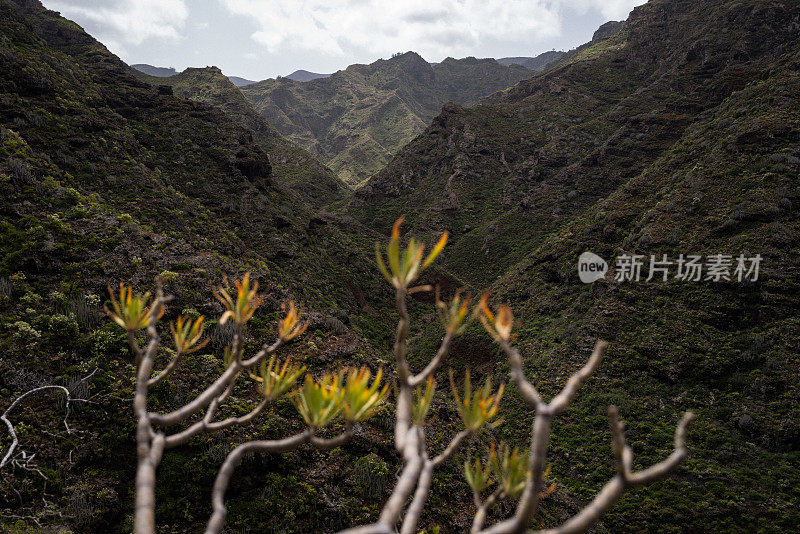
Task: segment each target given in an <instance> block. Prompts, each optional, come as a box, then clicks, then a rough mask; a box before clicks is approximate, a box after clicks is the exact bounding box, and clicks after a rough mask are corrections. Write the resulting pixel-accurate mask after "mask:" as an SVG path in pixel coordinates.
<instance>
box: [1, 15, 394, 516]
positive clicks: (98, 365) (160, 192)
mask: <svg viewBox="0 0 800 534" xmlns="http://www.w3.org/2000/svg"><path fill="white" fill-rule="evenodd" d="M198 74H203V77H204V79H207V78H205V74H207V73H198ZM192 85H193V86H195V87H196V85H197V84H194V83H193V84H192ZM223 103H224V102H223ZM226 111H227V112H229V113H230V112H231V109H230V108H228V109H226ZM275 139H279V138H277V137H276V138H275ZM284 146H286V145H285V144H284ZM287 153H288V154H290V155H291V154H301V155H303V153H302V151H296V152H290V151H289V152H287ZM269 156H270V155H268V154H267V152H265V149H264V147H263V145H262V142H260V141H259V138H258V135H257V134H255V133H254V131H253V130H251V129H248V128H245V127H243V126H241V125H240V124H238V123H237V122H236V121H234V120H231V118H230V117H229V116H228V115H226V114H225V113H224V112H223V111H221V110H219V109H218V108H216V107H212V106H210V105H208V104H203V103H199V102H194V101H191V100H186V99H183V98H179V97H177V96H173V95H172V91H171V90H170V88H169V87H166V88H165V87H153V86H150V85H148V84H145V83H143V82H141V81H139V80H137V79H136V78H134V77H133V76H132V75H131V74H130V72H129V69H128V67H127V66H126V65H124V64H123V63H122V62H121V61H120V60H119V59H118V58H116V57H115V56H114V55H112V54H110V53H109V52H108V51H107V50H106V49H105V48H104V47H103V46H102V45H100V44H99V43H98V42H96V41H95V40H94V39H92V38H91V37H89V36H88V35H87V34H85V33H84V32H83V31H82V30H81V29H80V27H78V26H77V25H76V24H74V23H72V22H70V21H67V20H65V19H63V18H60V17H59V16H57V14H55V13H53V12H49V11H46V10H45V9H44V8H42V7H41V5H39V4H38V2H30V1H24V2H23V1H20V2H9V1H8V0H0V351H2V354H3V356H2V358H0V396H1V397H2V399H3V406H4V409H5V407H6V406H7V405H8V404H7V402H6V401H10V400H11V399H14V398H16V396H17V395H19V394H20V393H22V392H24V391H27V390H29V389H31V388H33V387H36V386H39V385H42V384H45V383H56V384H66V385H69V384H73V385H74V384H75V383H76V380H77V379H78V378H80V377H82V376H86V375H87V374H89V373H91V372H92V371H93V370H95V369H96V371H95V373H94V375H93V378H92V380H91V381H90V382H89V384H88V387H87V388H85V389H81V390H80V391H78V392H77V393H76V394H77V395H80V396H81V398H83V399H87V398H90V399H91V400H92V401H93V402H92V403H91V404H88V405H82V406H80V407H79V408H78V409H76V410H74V411H73V412H72V413H71V414H70V416H69V419H68V421H69V424H70V427H71V429H72V430H73V432H72V433H67V432H66V431H65V430H64V427H63V425H62V424H61V420H60V419H59V417H61V415H62V414H61V409H62V408H60V407H59V404H58V402H57V401H54V400H52V399H51V398H49V397H41V398H38V397H37V398H35V399H33V400H32V401H31V402H29V403H28V402H26V403H25V404H24V405H23V406H21V407H20V409H19V410H18V411H15V412H14V414H13V415H14V421H15V423H16V424H17V425H18V426H17V429H18V433H19V438H20V450H24V451H27V452H28V453H35V454H36V457H35V462H34V463H35V465H36V466H37V467H38V469H39V470H40V471H41V476H40V475H39V474H38V473H37V472H35V471H27V470H25V469H23V468H21V467H14V466H7V467H5V468H4V469H3V472H2V476H0V530H3V531H9V530H10V531H11V532H41V531H42V529H45V530H47V529H52V530H54V531H57V532H68V531H71V532H125V531H129V530H130V518H131V514H132V510H133V498H132V491H133V489H132V480H133V473H134V469H135V451H134V440H133V430H134V424H133V418H132V415H131V405H130V402H131V398H132V389H131V388H132V384H133V382H132V377H133V372H134V366H133V361H132V358H131V355H130V354H129V351H128V350H127V348H126V343H125V340H124V338H123V336H122V335H121V334H120V332H119V331H118V329H116V328H115V327H114V326H113V325H112V324H111V323H110V322H109V321H108V320H107V319H106V318H104V317H103V314H102V311H101V310H102V305H103V303H104V302H105V301H106V300H107V292H106V287H107V284H111V285H112V286H113V285H115V284H117V283H119V282H120V281H126V282H128V281H129V282H132V283H133V284H134V285H135V287H136V289H137V290H140V291H145V290H148V289H152V287H153V280H154V278H155V277H156V276H157V275H160V276H161V277H162V278H163V280H164V283H165V287H166V290H167V291H169V292H171V293H173V294H174V295H175V297H176V300H175V302H174V303H172V304H171V305H170V307H169V310H168V314H167V316H166V317H165V318H168V319H174V317H175V316H176V315H177V314H179V313H186V314H190V315H198V314H204V315H206V316H207V317H209V318H216V317H219V313H220V308H219V305H218V304H217V303H216V302H215V301H214V299H213V298H212V295H211V292H210V289H211V287H212V286H214V285H218V284H220V283H221V280H222V277H223V275H228V276H231V277H232V276H236V275H239V274H241V273H242V272H244V271H245V270H250V271H252V272H253V275H254V277H256V278H257V279H258V280H259V281H260V282H261V287H262V291H263V292H264V293H265V295H266V300H265V302H264V304H263V306H262V308H261V310H260V311H259V314H258V316H257V317H256V318H255V320H254V323H253V326H252V329H251V330H250V331H249V333H248V338H247V343H248V345H250V348H251V349H252V348H253V347H255V346H257V344H258V345H260V342H261V341H263V339H264V338H266V337H271V336H273V335H274V324H275V319H276V317H277V315H278V313H279V305H280V303H281V302H282V301H284V300H286V299H288V298H292V299H294V300H296V301H297V302H298V303H301V305H302V307H303V308H304V310H305V312H306V313H307V315H308V317H310V318H311V319H312V321H313V323H312V327H311V329H310V331H309V333H308V334H307V335H306V336H304V338H303V341H302V342H300V343H298V344H296V345H293V347H292V352H293V353H294V355H295V356H296V357H297V358H298V359H300V360H308V362H309V364H311V365H312V367H313V368H315V369H321V368H324V367H327V366H333V367H340V366H341V365H342V363H343V362H347V363H353V364H357V363H358V362H365V363H367V362H369V363H372V364H373V365H374V363H375V362H376V361H380V358H382V357H383V351H382V350H381V351H379V350H377V349H376V348H375V347H376V346H384V344H385V343H386V340H387V339H388V337H389V336H390V335H391V329H390V328H389V327H388V326H387V325H386V324H385V323H384V322H381V321H380V320H378V319H376V317H379V316H380V315H379V314H380V313H382V312H384V311H385V310H386V309H387V307H388V306H389V305H390V303H391V298H390V294H389V291H388V290H386V288H385V282H384V281H383V279H382V278H380V276H379V274H378V272H377V271H376V270H375V269H374V267H373V266H372V259H371V253H370V254H363V253H361V252H360V251H361V250H369V248H370V247H371V244H372V238H365V235H364V234H365V232H364V231H363V230H362V229H361V228H359V227H357V226H354V224H353V223H349V222H347V221H346V220H344V219H342V218H339V217H336V216H332V215H330V214H326V213H324V212H320V211H318V210H317V209H315V208H313V207H311V206H309V205H308V204H306V203H305V202H303V201H302V199H301V198H299V197H301V196H303V195H299V194H297V192H296V191H294V190H293V188H292V187H290V185H289V184H287V183H286V180H285V179H284V178H285V177H284V176H281V175H279V174H278V172H277V171H276V169H277V168H279V165H280V164H281V163H280V162H279V160H278V158H277V157H276V156H275V153H274V152H273V153H272V157H271V158H270V157H269ZM303 157H306V158H307V156H303ZM290 164H295V165H299V163H292V162H288V163H285V164H284V165H286V167H289V165H290ZM298 172H299V171H298ZM363 239H367V241H368V243H362V242H360V241H361V240H363ZM209 334H210V336H211V337H212V338H213V340H214V342H213V343H212V344H211V345H210V346H209V348H211V347H215V350H216V353H215V354H216V356H215V355H213V354H212V352H211V351H210V350H209V351H203V352H202V353H198V354H195V355H193V356H194V357H193V358H190V359H188V360H187V361H186V362H185V363H186V365H185V366H183V367H182V369H181V370H180V372H179V373H178V374H177V375H176V376H175V380H174V381H170V383H169V384H164V385H163V387H161V388H159V389H158V390H154V392H153V393H154V394H153V395H152V399H151V402H152V403H153V408H154V409H160V410H168V409H171V408H173V407H174V406H175V405H176V403H180V402H182V401H183V400H184V399H186V398H187V397H190V396H192V395H193V394H194V393H195V392H196V391H197V389H198V388H199V386H200V385H202V384H205V383H208V382H209V381H210V380H211V379H212V378H213V377H215V376H217V375H218V373H219V372H220V368H221V365H222V363H221V359H220V355H221V352H219V351H220V350H221V347H222V345H224V344H225V342H226V340H229V335H228V334H226V330H224V329H222V328H220V327H219V325H217V324H215V323H213V322H212V323H211V324H210V326H209ZM226 336H228V337H226ZM167 357H168V354H167V353H163V354H161V355H160V356H159V359H160V360H162V359H166V358H167ZM161 363H162V364H163V360H162V361H161ZM255 399H256V396H255V395H254V391H253V390H252V388H251V387H248V386H247V385H245V384H243V385H242V386H241V387H239V388H237V390H236V391H235V392H234V397H233V402H232V407H231V408H229V412H228V414H229V415H233V414H234V413H243V412H242V411H243V410H244V411H247V410H249V409H250V408H251V407H252V403H253V402H254V400H255ZM291 412H292V409H291V408H290V407H289V406H286V405H284V406H281V407H279V408H278V410H277V411H276V412H275V413H273V414H271V415H270V416H269V417H265V418H263V419H262V420H261V422H260V423H259V424H258V425H255V426H253V427H250V428H248V429H246V430H245V432H253V433H255V434H259V435H263V436H277V435H282V432H286V431H290V430H292V429H293V428H295V427H296V425H297V422H296V418H294V417H292V414H291ZM365 429H366V431H370V430H371V427H369V426H367V427H365ZM255 434H254V435H255ZM0 439H2V444H3V447H2V448H3V449H4V450H5V447H6V446H7V445H8V441H7V435H6V434H3V437H2V438H0ZM241 439H243V434H242V433H238V432H234V433H226V434H220V435H217V436H211V437H204V438H203V439H199V440H196V441H193V442H192V443H190V444H188V445H187V446H186V447H184V448H182V449H181V450H180V451H175V453H174V454H169V455H168V458H166V459H165V462H164V464H163V465H162V468H161V469H160V471H159V480H160V481H159V488H158V492H159V502H160V504H159V508H158V516H159V523H160V524H161V525H163V526H164V528H165V529H167V530H168V531H172V532H196V531H197V530H198V529H199V528H200V525H202V524H203V523H204V521H205V520H206V519H207V517H208V513H209V508H210V506H209V499H208V495H207V493H206V492H207V491H208V489H209V488H210V487H211V484H212V481H213V477H214V474H215V472H216V469H217V468H218V467H219V463H220V462H221V459H220V455H223V456H224V454H225V453H226V452H227V450H228V448H229V444H230V443H231V442H236V441H240V440H241ZM361 442H364V443H362V444H361V445H359V448H358V449H354V450H350V451H340V452H337V453H336V454H335V455H334V456H332V457H330V458H329V457H328V456H323V455H317V454H311V455H309V454H298V455H295V456H290V457H286V458H283V459H281V460H280V461H278V460H277V459H275V458H266V459H264V458H256V459H253V465H252V466H251V468H252V469H250V470H249V471H247V472H249V473H250V474H251V475H250V476H243V477H241V478H240V479H239V480H238V482H237V485H236V487H234V488H232V495H235V496H237V497H238V498H237V499H234V501H233V504H232V507H231V508H232V517H231V523H230V525H231V528H232V529H234V530H237V529H238V530H241V529H242V528H244V527H243V525H244V524H250V525H251V526H253V525H254V526H256V527H258V528H266V525H267V524H270V523H272V524H273V525H274V524H275V523H274V522H273V521H271V519H270V516H269V515H267V514H259V513H257V510H271V513H273V514H274V516H275V517H286V519H282V520H280V521H278V523H277V527H278V528H285V526H286V525H289V524H292V525H295V526H296V528H300V529H301V530H302V531H317V530H319V528H321V527H319V525H321V524H323V521H324V524H325V525H331V524H335V523H337V522H339V523H345V522H346V523H349V522H351V521H358V520H365V519H366V517H368V516H369V514H372V513H374V507H375V505H374V504H370V503H369V501H368V499H365V498H364V496H363V495H362V494H361V493H358V492H354V491H353V485H352V483H350V482H348V483H345V482H339V483H336V484H334V483H331V484H330V485H328V487H327V489H326V494H325V495H324V496H323V495H322V494H321V493H320V492H319V491H317V490H316V489H315V488H314V487H312V486H310V485H307V484H306V483H304V482H301V483H298V480H297V479H296V475H295V473H297V472H301V471H304V472H309V471H316V472H318V473H319V476H320V477H323V478H324V477H326V476H329V475H330V476H334V477H337V478H336V479H337V480H343V479H344V478H347V476H349V475H348V474H349V473H350V472H351V471H352V470H353V466H354V465H355V462H356V460H357V459H358V457H360V456H361V453H362V452H363V451H364V450H365V449H367V450H371V449H369V448H370V447H374V448H375V450H377V451H381V449H380V448H379V447H380V445H374V446H373V445H370V443H369V442H368V441H367V440H361V441H360V442H359V441H357V443H361ZM388 459H389V460H390V461H393V459H392V457H391V456H388ZM323 465H324V466H328V470H319V467H320V466H323ZM265 483H266V484H267V485H268V486H269V487H270V488H272V489H273V490H274V491H275V492H276V493H275V495H273V496H265V495H264V494H263V493H262V490H263V488H264V487H265ZM326 499H333V500H334V501H335V502H337V503H339V504H338V505H337V506H336V507H335V508H333V509H331V510H328V509H327V505H326V504H325V503H326V502H330V501H326ZM249 508H252V510H253V513H252V514H251V515H250V516H244V515H242V514H241V513H240V511H241V510H242V509H249ZM284 508H285V509H284ZM289 512H291V517H289V516H288V515H287V514H289Z"/></svg>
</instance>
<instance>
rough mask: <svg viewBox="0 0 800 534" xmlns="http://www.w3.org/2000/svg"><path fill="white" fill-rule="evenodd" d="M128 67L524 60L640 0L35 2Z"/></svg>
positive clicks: (258, 73)
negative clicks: (394, 58) (401, 58)
mask: <svg viewBox="0 0 800 534" xmlns="http://www.w3.org/2000/svg"><path fill="white" fill-rule="evenodd" d="M43 3H44V5H45V6H47V7H48V8H50V9H53V10H55V11H60V12H61V14H62V15H64V16H65V17H67V18H69V19H72V20H74V21H75V22H77V23H78V24H80V25H81V26H83V28H84V29H86V30H87V31H88V32H89V33H91V34H92V35H93V36H94V37H95V38H97V39H98V40H100V41H101V42H102V43H103V44H105V45H106V46H107V47H108V48H109V49H110V50H111V51H112V52H114V53H116V54H117V55H119V56H120V57H121V58H122V59H123V60H125V61H126V62H127V63H150V64H152V65H157V66H165V67H175V68H176V69H178V70H183V69H184V68H186V67H187V66H195V67H197V66H199V67H203V66H206V65H216V66H218V67H220V68H221V69H222V70H223V71H224V72H225V73H226V74H229V75H236V76H242V77H245V78H249V79H253V80H261V79H264V78H270V77H274V76H276V75H286V74H289V73H291V72H293V71H295V70H297V69H306V70H310V71H313V72H334V71H336V70H339V69H342V68H344V67H346V66H347V65H350V64H353V63H371V62H372V61H375V60H376V59H378V58H381V57H383V58H388V57H390V56H391V55H392V54H393V53H395V52H406V51H409V50H414V51H415V52H418V53H419V54H421V55H422V56H423V57H424V58H425V59H427V60H428V61H441V60H442V59H444V58H445V57H447V56H452V57H457V58H458V57H466V56H476V57H506V56H532V55H536V54H538V53H541V52H544V51H547V50H551V49H554V48H555V49H557V50H562V49H564V50H567V49H570V48H573V47H575V46H577V45H579V44H582V43H584V42H586V41H588V40H589V39H590V38H591V36H592V33H593V32H594V30H595V29H597V27H598V26H599V25H600V24H602V23H603V22H606V21H609V20H622V19H625V18H626V17H627V16H628V13H629V12H630V11H631V9H633V7H634V6H636V5H639V4H643V3H644V0H283V1H278V0H43Z"/></svg>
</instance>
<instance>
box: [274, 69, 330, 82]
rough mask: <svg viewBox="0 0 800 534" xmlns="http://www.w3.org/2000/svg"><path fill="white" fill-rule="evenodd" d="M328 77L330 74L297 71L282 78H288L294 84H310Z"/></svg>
mask: <svg viewBox="0 0 800 534" xmlns="http://www.w3.org/2000/svg"><path fill="white" fill-rule="evenodd" d="M329 76H330V74H320V73H318V72H311V71H307V70H303V69H299V70H296V71H294V72H293V73H291V74H289V75H288V76H284V78H289V79H290V80H294V81H296V82H310V81H311V80H316V79H319V78H327V77H329Z"/></svg>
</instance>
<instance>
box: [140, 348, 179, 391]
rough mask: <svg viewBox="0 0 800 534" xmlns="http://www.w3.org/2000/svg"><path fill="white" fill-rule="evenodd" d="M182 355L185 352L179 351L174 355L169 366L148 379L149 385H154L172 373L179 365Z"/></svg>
mask: <svg viewBox="0 0 800 534" xmlns="http://www.w3.org/2000/svg"><path fill="white" fill-rule="evenodd" d="M182 356H183V354H181V352H180V351H178V352H177V353H176V354H175V356H173V357H172V359H171V360H170V361H169V363H168V364H167V366H166V367H164V369H162V370H161V372H160V373H158V374H157V375H156V376H154V377H153V378H151V379H150V380H148V381H147V386H148V387H153V386H155V385H156V384H158V383H159V382H161V381H162V380H164V379H165V378H167V377H168V376H169V375H170V373H172V371H174V370H175V368H176V367H177V366H178V363H180V361H181V357H182Z"/></svg>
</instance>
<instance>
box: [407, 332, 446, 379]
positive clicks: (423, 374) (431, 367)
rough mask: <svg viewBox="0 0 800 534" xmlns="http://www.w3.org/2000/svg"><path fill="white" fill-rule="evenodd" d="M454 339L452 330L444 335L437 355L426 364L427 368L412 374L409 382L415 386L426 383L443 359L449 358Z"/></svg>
mask: <svg viewBox="0 0 800 534" xmlns="http://www.w3.org/2000/svg"><path fill="white" fill-rule="evenodd" d="M452 340H453V334H451V333H450V332H448V333H446V334H445V335H444V338H443V339H442V344H441V345H440V346H439V350H437V351H436V355H435V356H434V357H433V359H432V360H431V361H430V362H429V363H428V365H426V366H425V369H423V370H422V371H420V372H419V373H418V374H416V375H414V376H412V377H411V378H409V380H408V384H409V385H410V386H411V387H412V388H414V387H417V386H419V385H420V384H422V383H424V382H425V381H426V380H427V379H428V377H429V376H430V375H432V374H433V373H434V371H436V369H438V368H439V365H441V363H442V361H443V360H444V359H445V358H447V354H448V352H449V351H450V342H451V341H452Z"/></svg>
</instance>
